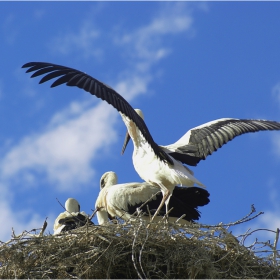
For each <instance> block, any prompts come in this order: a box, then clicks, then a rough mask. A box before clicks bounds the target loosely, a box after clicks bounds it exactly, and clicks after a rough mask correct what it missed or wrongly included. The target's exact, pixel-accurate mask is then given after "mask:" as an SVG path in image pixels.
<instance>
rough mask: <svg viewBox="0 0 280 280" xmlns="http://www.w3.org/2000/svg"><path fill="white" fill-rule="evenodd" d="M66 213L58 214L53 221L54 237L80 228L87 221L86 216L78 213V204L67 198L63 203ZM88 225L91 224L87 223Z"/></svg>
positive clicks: (74, 200) (83, 213)
mask: <svg viewBox="0 0 280 280" xmlns="http://www.w3.org/2000/svg"><path fill="white" fill-rule="evenodd" d="M65 209H66V211H64V212H62V213H60V214H59V215H58V217H57V218H56V219H55V222H54V226H53V231H54V235H57V234H59V233H61V232H65V231H68V230H71V229H75V228H78V227H81V226H83V225H85V224H86V223H87V221H89V219H88V215H87V214H86V213H85V212H84V211H82V212H80V204H79V203H78V201H77V200H76V199H74V198H68V199H67V200H66V202H65ZM89 223H92V222H91V221H89Z"/></svg>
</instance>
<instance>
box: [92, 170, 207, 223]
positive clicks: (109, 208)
mask: <svg viewBox="0 0 280 280" xmlns="http://www.w3.org/2000/svg"><path fill="white" fill-rule="evenodd" d="M149 200H150V201H149ZM161 201H162V193H161V192H160V191H159V189H158V187H155V186H153V185H150V184H148V183H146V182H142V183H138V182H137V183H136V182H135V183H126V184H117V174H116V173H115V172H112V171H109V172H106V173H104V174H103V175H102V177H101V179H100V193H99V195H98V197H97V200H96V203H95V208H96V209H98V211H97V220H98V223H99V224H100V225H102V224H104V223H106V222H108V219H109V218H110V219H113V218H116V217H119V218H121V219H123V220H126V221H128V220H132V221H133V219H134V218H135V215H133V214H134V213H136V212H137V208H138V207H140V206H142V205H143V204H144V203H145V202H147V203H146V204H145V205H144V206H142V207H141V211H142V213H143V216H142V219H143V220H145V221H148V222H149V221H150V216H149V212H150V213H151V214H154V213H155V211H156V210H157V208H158V206H159V205H160V202H161ZM209 201H210V200H209V193H208V191H206V190H204V189H201V188H197V187H190V188H181V187H177V186H176V187H175V188H174V190H173V195H172V196H171V198H170V202H169V207H170V209H171V208H173V209H172V210H171V211H170V212H169V215H168V217H169V221H171V222H175V221H176V220H178V219H179V218H180V217H181V216H182V215H184V214H185V216H184V217H183V218H182V219H181V221H180V224H186V223H189V222H193V221H195V220H198V219H199V218H200V213H199V211H198V210H197V207H198V206H204V205H206V204H208V203H209ZM148 209H149V210H148ZM165 214H166V211H164V210H162V211H160V212H159V216H161V217H159V216H157V217H155V220H154V221H158V220H161V219H162V217H163V216H164V215H165Z"/></svg>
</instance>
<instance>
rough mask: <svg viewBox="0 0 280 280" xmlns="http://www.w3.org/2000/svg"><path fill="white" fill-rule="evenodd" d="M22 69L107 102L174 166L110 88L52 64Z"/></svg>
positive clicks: (125, 103) (137, 116)
mask: <svg viewBox="0 0 280 280" xmlns="http://www.w3.org/2000/svg"><path fill="white" fill-rule="evenodd" d="M22 68H28V69H27V71H26V73H29V72H34V71H35V72H34V73H33V74H32V76H31V78H34V77H37V76H41V75H44V77H43V78H42V79H41V80H40V82H39V83H40V84H42V83H44V82H47V81H49V80H51V79H55V78H57V79H56V80H55V81H54V82H53V83H52V85H51V87H56V86H59V85H61V84H66V85H67V86H76V87H79V88H81V89H83V90H85V91H87V92H89V93H91V94H92V95H95V96H96V97H98V98H101V99H102V100H105V101H106V102H107V103H109V104H110V105H112V106H113V107H114V108H116V109H117V110H118V111H119V112H121V113H123V114H124V115H126V116H127V117H128V118H130V119H131V120H132V121H133V122H134V123H135V124H136V126H137V127H138V128H139V130H140V131H141V133H142V134H143V136H144V138H145V139H146V141H147V142H148V143H149V144H150V145H151V147H152V149H153V151H154V153H155V154H156V155H157V156H158V158H159V159H161V160H163V161H166V162H169V163H170V164H173V161H172V159H171V158H170V157H169V156H168V155H167V154H166V153H165V152H163V151H162V150H161V148H160V147H159V146H158V145H157V144H156V143H155V142H154V140H153V138H152V136H151V134H150V132H149V130H148V128H147V126H146V124H145V122H144V121H143V119H142V118H141V117H140V116H139V115H138V114H137V113H136V112H135V110H134V109H133V108H132V107H131V105H130V104H129V103H128V102H127V101H126V100H125V99H124V98H123V97H122V96H121V95H120V94H118V93H117V92H116V91H115V90H114V89H112V88H111V87H110V86H108V85H106V84H104V83H102V82H101V81H99V80H97V79H95V78H93V77H91V76H89V75H87V74H86V73H84V72H81V71H79V70H76V69H73V68H69V67H65V66H61V65H56V64H52V63H46V62H29V63H26V64H24V65H23V66H22Z"/></svg>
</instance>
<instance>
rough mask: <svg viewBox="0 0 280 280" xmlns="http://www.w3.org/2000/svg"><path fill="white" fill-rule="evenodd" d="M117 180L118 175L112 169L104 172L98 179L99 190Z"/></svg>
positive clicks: (113, 183)
mask: <svg viewBox="0 0 280 280" xmlns="http://www.w3.org/2000/svg"><path fill="white" fill-rule="evenodd" d="M117 182H118V176H117V174H116V173H115V172H113V171H108V172H106V173H104V174H103V175H102V177H101V179H100V190H102V189H103V188H105V187H110V186H113V185H116V184H117Z"/></svg>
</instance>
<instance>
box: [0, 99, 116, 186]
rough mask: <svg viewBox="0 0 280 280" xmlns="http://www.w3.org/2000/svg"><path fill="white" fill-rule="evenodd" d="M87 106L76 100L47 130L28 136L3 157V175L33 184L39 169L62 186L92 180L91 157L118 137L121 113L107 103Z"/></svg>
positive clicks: (56, 184) (54, 118)
mask: <svg viewBox="0 0 280 280" xmlns="http://www.w3.org/2000/svg"><path fill="white" fill-rule="evenodd" d="M87 106H88V105H87V104H81V103H72V104H70V106H69V107H68V108H67V109H65V110H64V111H63V112H60V113H59V114H56V115H55V116H54V117H53V119H52V120H51V121H50V124H49V125H48V127H47V128H46V129H45V130H44V131H43V132H41V133H37V134H34V135H29V136H26V137H24V138H23V139H22V140H21V141H20V143H19V144H18V145H17V146H15V147H13V148H12V149H11V150H10V151H9V152H8V153H7V154H6V156H4V158H3V159H2V161H1V175H2V178H10V180H12V178H15V177H16V178H17V180H21V181H25V182H28V183H29V184H32V182H35V179H34V176H36V173H40V174H41V173H43V174H46V175H47V179H48V180H49V181H50V182H52V183H55V184H54V186H55V187H56V188H57V187H58V188H60V189H61V190H66V189H68V190H69V189H70V188H71V187H73V186H75V185H79V184H82V183H85V182H88V181H89V180H91V179H92V177H93V175H94V171H93V169H92V168H91V167H90V162H91V160H92V159H93V158H94V157H95V156H96V153H97V151H98V150H99V149H101V148H102V147H106V146H108V145H110V144H112V143H113V142H114V141H116V132H115V130H114V129H113V127H114V124H115V122H116V116H117V113H116V112H115V111H114V110H109V108H108V107H107V106H106V104H104V103H100V104H99V105H97V106H96V107H94V108H92V107H91V108H86V107H87ZM81 111H83V113H81Z"/></svg>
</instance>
